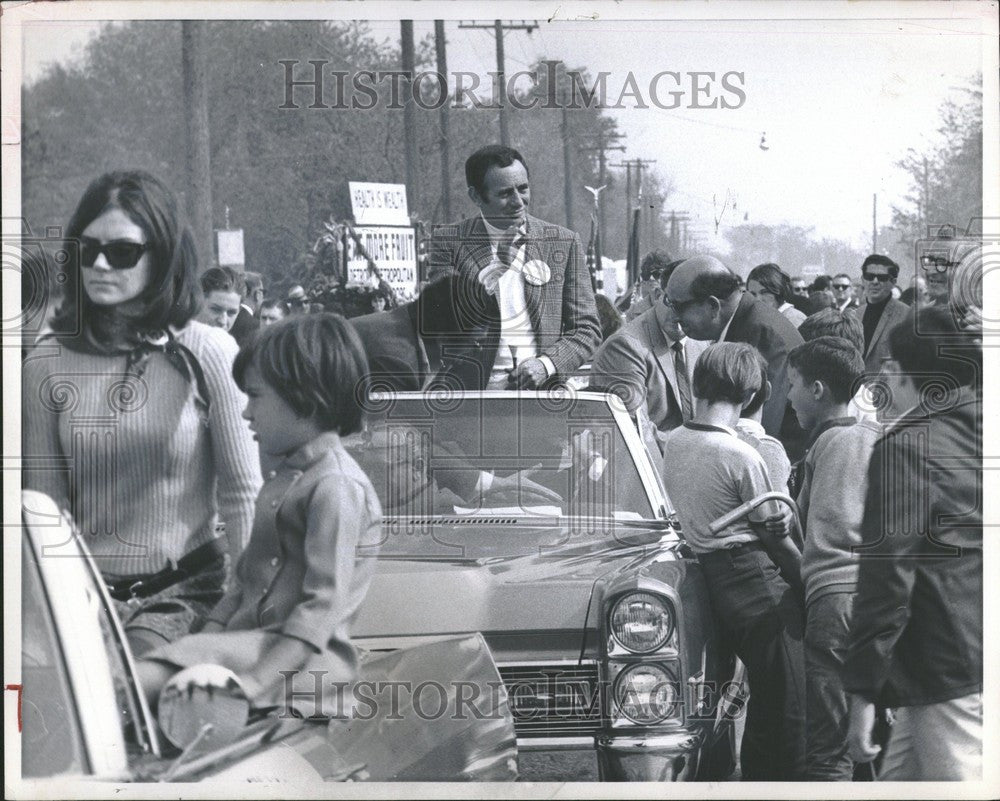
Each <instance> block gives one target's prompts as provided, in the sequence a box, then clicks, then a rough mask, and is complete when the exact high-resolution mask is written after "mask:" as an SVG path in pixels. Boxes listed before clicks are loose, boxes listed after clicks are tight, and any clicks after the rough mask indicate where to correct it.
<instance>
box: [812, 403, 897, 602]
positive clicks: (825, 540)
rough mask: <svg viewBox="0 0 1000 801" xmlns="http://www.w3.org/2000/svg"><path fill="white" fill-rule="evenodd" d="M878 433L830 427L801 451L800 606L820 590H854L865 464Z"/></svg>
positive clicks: (870, 426)
mask: <svg viewBox="0 0 1000 801" xmlns="http://www.w3.org/2000/svg"><path fill="white" fill-rule="evenodd" d="M881 435H882V428H881V426H879V425H878V424H877V423H872V422H867V421H866V422H861V423H856V424H854V425H850V426H835V427H833V428H829V429H827V430H826V431H824V432H823V433H822V434H820V435H819V436H818V437H817V438H816V441H815V442H814V443H813V445H812V447H811V448H810V449H809V451H808V453H806V456H805V460H804V463H803V471H802V489H801V490H800V492H799V497H798V498H797V503H798V506H799V515H800V517H801V520H802V521H803V524H804V526H805V548H804V549H803V552H802V579H803V581H804V582H805V585H806V603H807V604H808V603H809V602H810V601H812V600H814V599H815V598H818V597H820V596H821V595H823V594H825V593H826V592H854V591H855V589H856V587H857V582H858V569H859V568H858V565H859V563H858V556H857V555H856V554H853V553H852V552H851V548H852V546H855V545H860V544H861V520H862V518H863V517H864V511H865V494H866V493H867V491H868V463H869V462H870V461H871V455H872V450H873V449H874V447H875V441H876V440H877V439H878V438H879V437H880V436H881Z"/></svg>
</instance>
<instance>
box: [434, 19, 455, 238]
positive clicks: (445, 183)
mask: <svg viewBox="0 0 1000 801" xmlns="http://www.w3.org/2000/svg"><path fill="white" fill-rule="evenodd" d="M445 44H446V43H445V38H444V20H443V19H436V20H434V49H435V50H436V51H437V71H438V75H441V76H443V77H444V80H445V85H444V86H442V87H441V91H443V92H444V93H445V95H446V96H447V94H448V58H447V56H446V54H445ZM438 119H439V120H440V123H441V139H440V144H441V204H442V210H443V212H444V219H445V220H450V219H451V151H450V148H451V135H450V132H449V129H448V126H449V120H448V101H447V99H445V102H444V103H442V104H441V108H440V110H439V111H438Z"/></svg>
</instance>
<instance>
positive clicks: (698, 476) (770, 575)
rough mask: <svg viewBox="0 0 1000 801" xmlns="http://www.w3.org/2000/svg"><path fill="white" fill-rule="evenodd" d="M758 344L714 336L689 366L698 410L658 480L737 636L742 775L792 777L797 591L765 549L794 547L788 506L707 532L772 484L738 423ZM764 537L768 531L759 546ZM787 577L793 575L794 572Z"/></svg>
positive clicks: (800, 760) (801, 716)
mask: <svg viewBox="0 0 1000 801" xmlns="http://www.w3.org/2000/svg"><path fill="white" fill-rule="evenodd" d="M761 362H762V358H761V356H760V354H759V353H758V352H757V351H756V350H755V349H754V348H753V347H751V346H750V345H746V344H744V343H736V342H723V343H717V344H714V345H710V346H709V347H708V348H707V349H706V350H705V351H704V353H702V354H701V356H700V357H699V359H698V362H697V364H696V365H695V368H694V380H693V390H694V395H695V397H696V398H697V399H698V403H697V413H696V414H695V416H694V419H693V420H691V421H689V422H687V423H685V424H684V425H683V426H681V427H680V428H676V429H674V430H673V431H672V432H671V433H670V435H669V436H668V438H667V442H666V447H665V449H664V450H665V453H667V454H668V455H669V456H668V457H667V458H665V460H664V463H663V471H662V472H663V482H664V486H665V487H666V490H667V495H668V496H669V498H670V500H671V502H672V503H673V505H674V507H675V509H676V511H677V514H678V516H679V517H680V521H681V524H682V526H683V531H684V536H685V539H686V540H687V542H688V544H689V545H690V546H691V549H692V550H693V551H694V552H695V554H696V555H697V558H698V561H699V563H700V564H701V567H702V570H703V572H704V575H705V579H706V583H707V585H708V593H709V599H710V601H711V604H712V608H713V611H714V612H715V617H716V620H717V621H718V623H719V625H720V626H721V627H722V629H723V634H722V641H723V642H729V643H732V644H733V647H734V649H735V651H736V655H737V656H739V658H740V659H741V660H742V662H743V664H744V665H746V669H747V679H748V681H749V685H750V701H749V704H748V706H747V718H746V729H745V731H744V734H743V743H742V746H741V753H740V764H741V768H742V773H743V778H744V780H747V781H782V780H786V781H789V780H796V779H799V778H800V777H801V775H802V770H803V767H804V760H805V731H804V724H805V676H804V669H803V656H802V636H803V615H802V605H801V599H800V596H799V594H798V592H797V591H796V590H793V589H792V588H791V587H790V586H789V583H788V581H786V579H785V578H784V577H783V576H782V575H781V573H780V571H779V569H778V567H776V565H775V562H774V561H773V559H772V557H771V556H770V554H769V552H768V547H769V548H771V549H772V550H775V551H776V552H783V551H785V550H790V551H791V552H792V553H793V554H794V555H797V553H798V551H797V549H795V546H794V545H792V544H791V543H789V541H788V538H787V536H785V535H787V530H788V523H789V521H790V518H791V515H790V514H789V515H783V512H782V509H783V507H781V506H779V505H778V504H777V503H776V502H773V501H772V502H769V503H766V504H764V505H762V506H760V507H758V508H757V509H756V510H755V511H754V512H751V513H750V515H749V517H748V518H742V519H740V520H737V521H736V522H734V523H732V524H731V525H729V526H728V527H727V528H725V529H723V530H722V531H721V532H719V533H718V534H715V535H713V534H711V533H710V531H709V523H711V522H712V521H714V520H716V519H717V518H719V517H722V516H723V515H724V514H727V513H728V512H731V511H732V510H733V509H735V508H737V507H738V506H740V505H741V504H743V503H745V502H746V501H749V500H751V499H753V498H755V497H756V496H758V495H761V494H763V493H765V492H769V491H771V489H772V487H771V483H770V481H769V479H768V475H767V468H766V466H765V464H764V460H763V459H762V458H761V456H760V454H759V453H758V452H757V451H756V450H754V448H753V447H751V446H750V445H748V444H747V443H746V442H743V441H742V440H740V439H739V437H738V436H737V433H736V431H735V430H734V429H735V427H736V424H737V421H738V420H739V417H740V411H741V410H742V409H743V408H744V407H745V406H746V405H747V404H748V403H749V402H750V400H751V398H753V396H754V395H755V394H756V393H757V392H758V391H759V390H760V387H761V375H762V371H761ZM762 538H767V539H769V546H768V547H765V545H764V542H763V541H762ZM789 580H791V581H792V582H793V583H794V582H795V577H794V576H790V577H789Z"/></svg>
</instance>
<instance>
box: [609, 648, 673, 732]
mask: <svg viewBox="0 0 1000 801" xmlns="http://www.w3.org/2000/svg"><path fill="white" fill-rule="evenodd" d="M613 693H614V695H613V699H612V700H613V703H614V713H615V717H618V716H623V717H625V718H627V719H628V720H630V721H631V722H632V723H635V724H637V725H640V726H653V725H655V724H657V723H662V722H663V721H665V720H667V719H668V718H670V717H674V716H675V715H676V714H677V701H678V698H679V695H680V688H679V686H678V683H677V679H676V678H675V677H674V676H673V675H672V674H671V673H670V671H669V670H667V669H666V668H664V667H662V666H661V665H657V664H641V663H638V664H634V665H629V666H628V667H627V668H625V669H624V670H622V672H621V673H619V674H618V676H617V678H616V679H615V683H614V688H613Z"/></svg>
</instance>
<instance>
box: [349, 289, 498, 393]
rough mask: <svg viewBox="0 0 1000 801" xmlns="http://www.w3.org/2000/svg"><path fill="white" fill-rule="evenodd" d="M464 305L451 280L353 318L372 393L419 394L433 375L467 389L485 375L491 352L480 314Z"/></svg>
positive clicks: (490, 361) (467, 304)
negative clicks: (393, 305)
mask: <svg viewBox="0 0 1000 801" xmlns="http://www.w3.org/2000/svg"><path fill="white" fill-rule="evenodd" d="M468 301H469V299H468V298H466V299H465V301H464V302H463V301H460V300H459V298H458V297H457V295H456V281H455V277H454V276H450V275H449V276H444V277H443V278H440V279H438V280H437V281H434V282H433V283H431V284H428V285H427V286H426V287H424V289H423V290H422V291H421V292H420V294H419V295H418V296H417V299H416V300H413V301H411V302H410V303H404V304H403V305H402V306H398V307H397V308H395V309H390V310H388V311H382V312H374V313H372V314H366V315H364V316H362V317H355V318H353V319H352V320H351V324H352V325H353V326H354V328H355V330H356V331H357V332H358V335H359V336H360V337H361V341H362V343H364V346H365V352H366V353H367V355H368V367H369V369H370V370H371V378H372V386H373V388H375V389H379V388H382V389H386V388H388V389H394V390H397V391H400V392H405V391H419V390H422V389H425V388H426V387H427V386H428V384H429V383H430V382H431V381H432V379H433V378H434V377H435V376H438V377H440V378H441V379H442V381H452V382H453V385H454V387H456V388H457V387H458V386H463V387H466V386H469V385H471V384H473V383H475V381H477V380H478V376H480V375H482V374H483V372H484V371H485V372H487V373H488V371H489V369H490V367H491V366H492V359H493V356H494V355H495V348H494V350H493V351H489V350H488V349H487V348H486V346H485V345H484V340H485V338H486V333H487V332H486V329H485V327H484V326H482V325H480V326H479V328H477V327H476V325H477V324H476V318H477V317H480V316H481V315H482V310H481V309H478V310H476V309H475V307H473V306H471V305H470V304H469V302H468ZM460 315H461V318H462V321H461V322H460ZM487 362H488V363H487ZM451 376H454V379H452V378H450V377H451ZM455 382H457V383H455Z"/></svg>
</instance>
